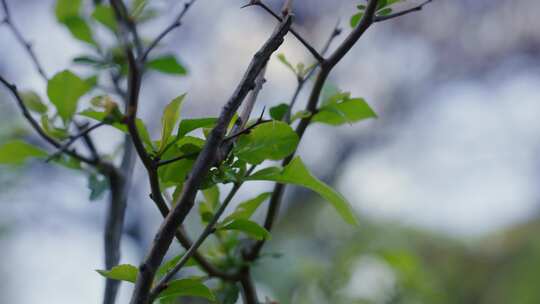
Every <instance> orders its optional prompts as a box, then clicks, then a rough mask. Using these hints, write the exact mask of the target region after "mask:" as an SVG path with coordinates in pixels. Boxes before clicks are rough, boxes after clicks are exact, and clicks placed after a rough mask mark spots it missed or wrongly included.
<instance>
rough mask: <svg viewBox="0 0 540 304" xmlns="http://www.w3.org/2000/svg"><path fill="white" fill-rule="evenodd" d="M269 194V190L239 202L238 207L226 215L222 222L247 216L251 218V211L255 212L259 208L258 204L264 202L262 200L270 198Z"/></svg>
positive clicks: (270, 194) (246, 217) (246, 218)
mask: <svg viewBox="0 0 540 304" xmlns="http://www.w3.org/2000/svg"><path fill="white" fill-rule="evenodd" d="M270 196H272V193H271V192H265V193H262V194H260V195H258V196H257V197H255V198H252V199H250V200H247V201H245V202H243V203H240V204H239V205H238V207H236V209H235V210H234V212H233V213H231V214H230V215H229V216H227V217H226V218H225V219H224V220H223V223H227V222H230V221H233V220H238V219H244V220H248V219H249V218H251V216H252V215H253V213H255V211H257V208H259V206H260V205H261V204H262V203H264V201H266V200H267V199H268V198H270Z"/></svg>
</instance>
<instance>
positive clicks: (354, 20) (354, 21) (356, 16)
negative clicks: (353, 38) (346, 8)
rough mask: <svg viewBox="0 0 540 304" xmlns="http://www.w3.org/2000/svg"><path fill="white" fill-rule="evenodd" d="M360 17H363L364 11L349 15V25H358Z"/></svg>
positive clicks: (353, 26)
mask: <svg viewBox="0 0 540 304" xmlns="http://www.w3.org/2000/svg"><path fill="white" fill-rule="evenodd" d="M362 17H364V12H360V13H356V14H354V15H353V16H352V17H351V21H350V24H351V27H352V28H355V27H356V26H357V25H358V23H360V20H362Z"/></svg>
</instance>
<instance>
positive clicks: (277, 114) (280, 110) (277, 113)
mask: <svg viewBox="0 0 540 304" xmlns="http://www.w3.org/2000/svg"><path fill="white" fill-rule="evenodd" d="M288 110H289V105H288V104H286V103H280V104H279V105H277V106H275V107H271V108H270V117H272V119H274V120H283V117H285V114H287V111H288Z"/></svg>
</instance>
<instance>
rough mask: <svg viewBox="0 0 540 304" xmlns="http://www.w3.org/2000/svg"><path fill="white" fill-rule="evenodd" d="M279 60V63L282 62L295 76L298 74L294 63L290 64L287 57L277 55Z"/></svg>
mask: <svg viewBox="0 0 540 304" xmlns="http://www.w3.org/2000/svg"><path fill="white" fill-rule="evenodd" d="M277 58H278V59H279V61H281V63H283V64H284V65H285V66H286V67H287V68H289V70H291V71H292V72H293V73H294V74H295V75H296V74H297V73H296V69H295V68H294V66H293V65H292V63H290V62H289V60H287V57H285V54H283V53H279V54H278V55H277Z"/></svg>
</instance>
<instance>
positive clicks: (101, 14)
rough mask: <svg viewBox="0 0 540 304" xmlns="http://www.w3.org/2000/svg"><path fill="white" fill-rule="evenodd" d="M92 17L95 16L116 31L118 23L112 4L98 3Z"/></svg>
mask: <svg viewBox="0 0 540 304" xmlns="http://www.w3.org/2000/svg"><path fill="white" fill-rule="evenodd" d="M92 18H94V19H95V20H96V21H98V22H99V23H101V24H103V25H104V26H105V27H107V28H108V29H109V30H111V31H112V32H113V33H115V32H116V28H117V24H116V17H115V16H114V11H113V9H112V7H111V6H110V5H103V4H100V5H96V8H95V9H94V12H93V13H92Z"/></svg>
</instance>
